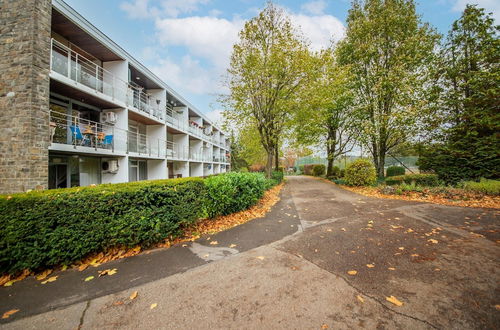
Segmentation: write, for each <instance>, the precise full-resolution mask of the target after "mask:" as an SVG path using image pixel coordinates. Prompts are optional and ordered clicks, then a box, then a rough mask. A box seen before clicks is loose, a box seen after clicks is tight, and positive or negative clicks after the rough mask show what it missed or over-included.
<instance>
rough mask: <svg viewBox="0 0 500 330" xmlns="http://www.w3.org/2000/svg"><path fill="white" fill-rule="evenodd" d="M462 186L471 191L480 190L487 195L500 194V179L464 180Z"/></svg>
mask: <svg viewBox="0 0 500 330" xmlns="http://www.w3.org/2000/svg"><path fill="white" fill-rule="evenodd" d="M460 186H461V188H463V189H465V190H469V191H475V192H480V193H483V194H487V195H500V181H498V180H488V179H484V178H483V179H481V181H479V182H476V181H466V182H463V183H462V184H461V185H460Z"/></svg>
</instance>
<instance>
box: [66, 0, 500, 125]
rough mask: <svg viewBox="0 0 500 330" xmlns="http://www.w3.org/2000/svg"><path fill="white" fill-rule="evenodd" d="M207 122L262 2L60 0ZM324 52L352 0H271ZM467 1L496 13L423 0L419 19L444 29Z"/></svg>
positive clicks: (446, 0) (492, 2)
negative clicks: (246, 24) (240, 35)
mask: <svg viewBox="0 0 500 330" xmlns="http://www.w3.org/2000/svg"><path fill="white" fill-rule="evenodd" d="M65 1H66V2H67V3H68V4H69V5H70V6H72V7H73V8H74V9H75V10H76V11H78V12H79V13H80V14H81V15H83V17H85V18H86V19H87V20H88V21H90V22H91V23H92V24H93V25H95V26H96V27H97V28H98V29H99V30H101V31H102V32H103V33H104V34H106V35H107V36H108V37H110V38H111V39H112V40H113V41H115V42H116V43H117V44H118V45H120V46H121V47H122V48H123V49H125V50H126V51H127V52H128V53H129V54H131V55H132V56H133V57H135V58H136V59H137V60H139V61H140V62H142V63H143V64H145V65H146V66H147V67H148V68H149V69H150V70H151V71H152V72H153V73H155V74H156V75H157V76H159V77H160V78H162V79H163V80H164V81H165V82H166V83H167V84H168V85H169V86H170V87H172V88H173V89H174V90H176V91H177V92H179V93H180V94H181V95H182V96H183V97H184V98H185V99H187V100H188V101H189V102H190V103H191V104H193V105H194V106H195V107H196V108H197V109H198V110H200V111H202V112H204V113H205V114H206V115H207V116H208V117H209V118H210V119H212V120H214V121H218V120H219V119H220V114H221V106H220V105H219V104H218V103H217V95H218V94H221V93H226V92H227V90H226V89H225V88H224V86H223V84H222V80H223V76H224V74H225V72H226V69H227V67H228V64H229V57H230V54H231V49H232V45H233V44H234V43H235V42H237V40H238V32H239V31H240V30H241V28H242V27H243V24H244V22H245V20H248V19H250V18H252V17H254V16H255V15H257V13H258V12H259V11H260V9H262V8H263V7H264V5H265V0H65ZM274 3H275V4H277V5H279V6H281V7H283V8H284V9H285V10H286V12H287V14H288V15H289V16H290V17H291V18H292V22H293V23H294V24H296V26H297V27H299V28H300V30H301V31H302V33H303V34H304V36H305V37H306V38H307V39H309V41H310V44H311V47H312V48H313V49H316V50H317V49H321V48H324V47H326V46H328V45H329V44H330V41H331V40H332V39H333V40H335V41H337V40H339V39H340V38H342V36H343V34H344V31H345V20H346V17H347V13H348V10H349V7H350V0H309V1H297V0H275V1H274ZM467 3H474V4H477V5H478V6H480V7H482V8H485V9H486V11H487V12H491V13H493V17H494V18H495V20H496V22H497V23H498V21H499V16H500V0H420V1H418V2H417V10H418V12H419V14H420V15H421V16H422V20H423V21H424V22H429V23H430V24H431V25H432V26H434V27H435V28H436V29H437V30H438V31H439V32H440V33H442V34H446V33H447V31H448V29H449V27H450V25H451V23H452V22H453V21H454V20H456V19H457V18H458V17H459V16H460V13H461V11H462V10H463V8H465V5H466V4H467Z"/></svg>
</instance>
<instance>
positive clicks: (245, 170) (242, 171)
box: [239, 167, 248, 173]
mask: <svg viewBox="0 0 500 330" xmlns="http://www.w3.org/2000/svg"><path fill="white" fill-rule="evenodd" d="M239 172H240V173H248V168H247V167H242V168H240V169H239Z"/></svg>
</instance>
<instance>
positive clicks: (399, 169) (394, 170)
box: [386, 166, 405, 176]
mask: <svg viewBox="0 0 500 330" xmlns="http://www.w3.org/2000/svg"><path fill="white" fill-rule="evenodd" d="M404 174H405V168H404V167H403V166H389V167H388V168H387V170H386V176H397V175H404Z"/></svg>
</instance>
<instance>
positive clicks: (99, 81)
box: [50, 39, 166, 121]
mask: <svg viewBox="0 0 500 330" xmlns="http://www.w3.org/2000/svg"><path fill="white" fill-rule="evenodd" d="M51 44H52V46H51V56H50V69H51V71H52V72H55V73H56V74H58V75H60V76H62V77H64V78H67V79H69V80H71V81H73V82H75V83H78V86H79V87H80V88H81V89H82V90H84V91H86V92H89V93H94V94H96V95H97V96H99V97H101V98H103V99H105V100H107V101H111V102H113V103H115V104H117V105H119V106H122V107H124V106H128V107H131V108H132V109H135V110H136V111H138V112H140V113H143V114H147V115H149V116H151V117H154V118H155V119H157V120H159V121H164V120H165V117H166V115H165V110H164V109H163V108H161V107H160V106H159V104H155V102H153V101H152V100H151V99H150V96H149V95H148V94H147V93H145V92H144V91H142V89H141V88H138V87H136V86H132V85H131V84H129V83H128V82H126V81H124V80H122V79H120V78H118V77H116V76H115V75H113V74H112V73H111V72H109V71H108V70H106V69H104V68H102V67H101V66H99V65H97V64H95V63H94V62H92V61H91V60H89V59H87V58H85V57H84V56H82V55H80V54H79V53H77V52H75V51H73V50H71V49H70V48H68V47H66V46H65V45H63V44H61V43H60V42H58V41H56V40H54V39H52V40H51Z"/></svg>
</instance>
